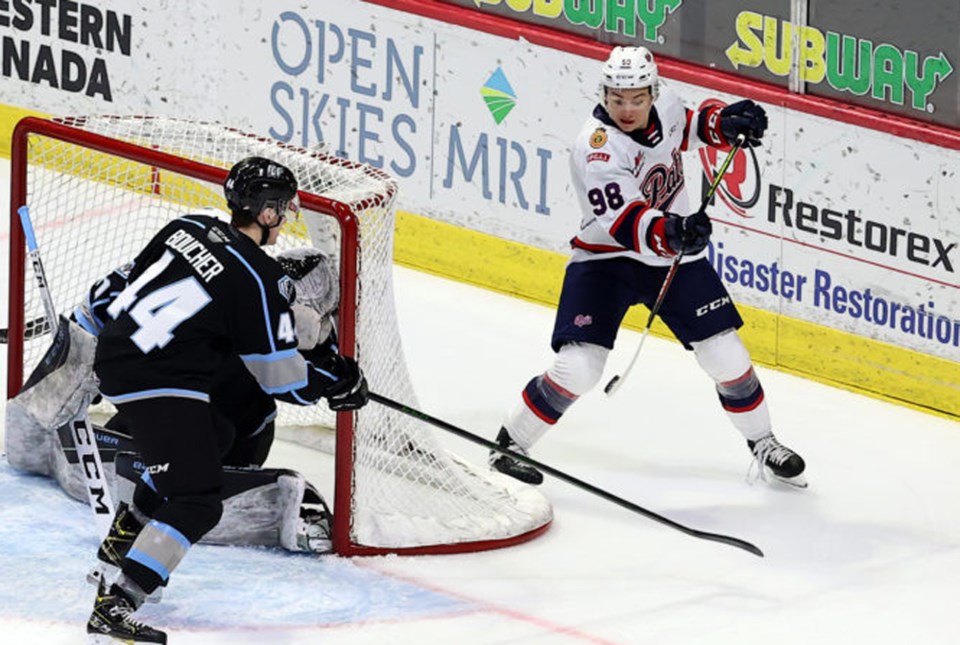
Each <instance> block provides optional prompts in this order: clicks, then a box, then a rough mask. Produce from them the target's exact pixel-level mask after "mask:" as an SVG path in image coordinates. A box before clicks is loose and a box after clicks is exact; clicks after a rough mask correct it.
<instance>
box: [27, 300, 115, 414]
mask: <svg viewBox="0 0 960 645" xmlns="http://www.w3.org/2000/svg"><path fill="white" fill-rule="evenodd" d="M96 350H97V339H96V338H95V337H94V336H91V335H90V334H89V333H87V332H86V331H84V330H83V329H81V328H80V326H79V325H77V324H76V323H75V322H73V321H70V320H67V319H66V318H63V317H61V318H60V327H59V329H58V330H57V335H56V337H55V338H54V342H53V344H52V345H51V346H50V349H48V350H47V353H46V354H44V356H43V358H42V359H41V360H40V363H39V364H38V365H37V367H36V368H35V369H34V371H33V373H31V374H30V378H28V379H27V382H26V383H24V386H23V389H22V390H21V391H20V393H19V394H18V395H17V396H16V397H14V399H13V400H14V401H17V402H18V404H19V406H20V407H21V409H22V411H24V412H25V413H27V414H29V415H31V416H32V417H33V418H34V420H35V421H36V423H37V424H38V425H39V426H40V427H42V428H46V429H47V430H50V431H52V430H55V429H56V428H59V427H60V426H62V425H63V424H65V423H67V422H68V421H70V420H71V419H73V418H74V417H76V416H77V413H78V412H79V411H80V409H81V407H82V406H83V405H84V404H85V401H86V400H88V398H87V397H88V396H89V397H90V398H93V397H94V396H95V395H97V394H98V391H97V383H96V377H95V376H94V374H93V359H94V355H95V353H96Z"/></svg>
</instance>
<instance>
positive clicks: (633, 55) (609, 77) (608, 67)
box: [600, 47, 660, 104]
mask: <svg viewBox="0 0 960 645" xmlns="http://www.w3.org/2000/svg"><path fill="white" fill-rule="evenodd" d="M644 87H649V88H650V96H652V97H653V100H654V101H656V100H657V96H659V95H660V74H659V73H658V72H657V64H656V63H655V62H654V60H653V54H651V53H650V50H649V49H647V48H646V47H614V48H613V50H612V51H611V52H610V56H609V57H608V58H607V61H606V62H605V63H604V64H603V69H601V71H600V101H601V103H604V104H606V98H607V88H616V89H628V88H629V89H639V88H644Z"/></svg>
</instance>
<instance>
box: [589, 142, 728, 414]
mask: <svg viewBox="0 0 960 645" xmlns="http://www.w3.org/2000/svg"><path fill="white" fill-rule="evenodd" d="M745 141H746V137H745V136H744V135H742V134H741V135H740V136H738V137H737V140H736V142H735V143H734V144H733V147H732V148H731V149H730V152H729V153H728V154H727V158H726V159H724V160H723V164H722V165H721V166H720V168H719V169H718V170H717V174H716V176H715V177H714V178H713V182H712V183H711V184H710V188H709V189H708V190H707V194H706V195H704V196H703V201H701V202H700V210H701V211H703V212H706V210H707V204H709V203H710V200H711V199H712V198H713V194H714V193H715V192H717V187H718V186H719V185H720V180H721V179H723V176H724V175H725V174H726V172H727V168H729V167H730V162H731V161H733V158H734V157H735V156H736V155H737V152H739V150H740V147H741V146H743V144H744V142H745ZM683 255H684V253H683V251H682V250H681V251H680V252H679V253H677V255H676V257H674V258H673V263H672V264H671V265H670V270H669V271H667V277H665V278H664V279H663V284H662V285H660V293H658V294H657V299H656V301H654V303H653V307H651V308H650V315H649V316H647V324H646V325H644V327H643V335H642V336H640V343H639V344H638V345H637V349H636V350H634V352H633V358H631V359H630V362H629V363H628V364H627V368H626V369H625V370H623V374H618V375H616V376H614V377H613V378H612V379H610V382H608V383H607V386H606V387H605V388H603V391H604V393H605V394H606V395H607V396H613V394H614V392H616V391H617V390H619V389H620V386H621V385H623V382H624V381H625V380H626V379H627V375H628V374H630V370H632V369H633V365H634V363H636V362H637V358H639V357H640V350H641V349H643V343H644V342H646V340H647V336H649V335H650V328H651V327H652V326H653V319H654V318H656V317H657V314H658V313H660V307H661V306H663V300H664V298H666V296H667V290H668V289H670V284H671V283H672V282H673V278H674V276H676V275H677V269H679V268H680V261H681V260H682V259H683Z"/></svg>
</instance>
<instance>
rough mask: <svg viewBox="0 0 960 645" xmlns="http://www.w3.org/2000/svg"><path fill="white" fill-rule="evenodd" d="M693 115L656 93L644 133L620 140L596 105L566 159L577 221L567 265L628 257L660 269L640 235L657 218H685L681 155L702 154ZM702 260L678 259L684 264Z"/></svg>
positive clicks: (662, 261) (667, 94)
mask: <svg viewBox="0 0 960 645" xmlns="http://www.w3.org/2000/svg"><path fill="white" fill-rule="evenodd" d="M703 145H705V144H704V142H703V141H702V140H701V139H700V137H699V136H698V135H697V114H695V113H694V112H693V111H692V110H690V109H687V108H686V107H684V105H683V104H682V103H681V102H680V99H679V97H678V96H677V95H676V94H675V93H674V92H672V91H671V90H669V89H668V88H665V87H662V88H661V91H660V96H659V97H658V98H657V101H656V103H654V107H653V109H652V110H651V113H650V123H649V126H648V128H647V129H646V130H644V131H637V132H634V133H630V134H627V133H625V132H623V131H622V130H620V129H619V128H618V127H617V126H616V125H615V124H614V122H613V121H612V120H611V119H610V117H609V116H608V115H607V113H606V110H604V108H603V107H602V106H600V105H598V106H597V107H596V109H595V110H594V113H593V115H592V116H591V118H589V119H588V120H587V122H586V123H585V124H584V126H583V129H582V130H581V131H580V133H579V134H578V135H577V138H576V140H575V141H574V144H573V149H572V151H571V154H570V170H571V175H572V178H573V188H574V192H576V194H577V199H578V200H579V201H580V207H581V212H582V213H583V218H582V220H581V222H580V232H579V233H578V234H577V236H576V237H575V238H573V240H571V245H572V246H573V256H572V257H571V262H585V261H589V260H599V259H609V258H612V257H624V256H625V257H630V258H633V259H635V260H639V261H640V262H643V263H645V264H650V265H656V266H664V265H668V264H670V263H671V262H672V260H671V259H669V258H665V257H661V256H659V255H657V254H656V252H654V250H653V249H651V248H650V247H649V246H648V244H647V229H648V228H649V227H650V224H651V222H652V221H653V220H654V219H655V218H656V217H659V216H660V215H662V214H663V212H664V211H669V212H671V213H676V214H678V215H683V216H686V215H689V214H690V213H691V210H690V205H689V199H688V196H687V188H686V181H685V178H684V173H683V160H682V158H681V157H682V155H681V153H683V152H685V151H687V150H694V149H696V148H700V147H702V146H703ZM702 255H703V252H701V253H700V254H697V255H691V256H684V260H683V261H684V262H687V261H692V260H695V259H697V258H699V257H701V256H702Z"/></svg>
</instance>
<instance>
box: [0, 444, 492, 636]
mask: <svg viewBox="0 0 960 645" xmlns="http://www.w3.org/2000/svg"><path fill="white" fill-rule="evenodd" d="M98 542H99V540H98V538H97V533H96V525H95V523H94V519H93V514H92V512H91V511H90V509H89V507H88V506H87V505H86V504H82V503H80V502H77V501H74V500H73V499H71V498H70V497H68V496H67V495H66V493H64V492H63V491H61V490H60V487H59V486H58V485H57V484H56V483H55V482H54V481H53V480H51V479H48V478H46V477H41V476H34V475H26V474H23V473H20V472H18V471H15V470H14V469H12V468H11V467H10V465H9V464H7V463H6V460H5V459H0V616H23V617H32V618H34V619H39V620H44V621H55V622H60V621H65V622H72V623H77V624H79V625H82V624H83V623H84V622H85V621H86V619H87V617H88V616H89V614H90V609H91V607H92V603H93V593H94V589H93V587H92V586H91V585H89V584H88V583H87V582H86V580H85V576H86V574H87V571H88V570H89V569H90V567H91V566H92V565H93V564H94V562H95V560H96V549H97V545H98ZM476 609H477V607H476V606H475V605H471V604H470V603H468V602H465V601H464V600H462V599H460V598H454V597H450V596H446V595H444V594H442V593H438V592H436V591H432V590H428V589H423V588H421V587H418V586H416V585H415V584H411V583H409V582H405V581H402V580H397V579H394V578H389V577H386V576H383V575H381V574H379V573H377V572H375V571H371V570H369V569H365V568H363V567H359V566H357V565H356V564H354V563H353V561H352V560H350V559H345V558H339V557H335V556H323V557H316V556H312V555H307V554H296V553H289V552H286V551H282V550H279V549H267V548H256V547H222V546H207V545H197V546H194V547H193V548H192V549H191V550H190V551H189V553H187V556H186V558H185V559H184V560H183V562H181V564H180V566H179V567H178V568H177V570H176V571H175V572H174V574H173V576H172V577H171V579H170V584H169V586H168V587H167V588H166V589H164V596H163V600H162V602H161V603H160V604H158V605H150V604H148V605H145V606H144V607H143V608H142V609H141V610H140V611H139V612H137V616H138V618H141V619H143V620H144V621H146V622H148V624H149V623H150V621H151V620H155V621H156V622H157V623H160V622H162V623H163V625H164V626H166V627H171V628H174V629H176V628H183V627H195V628H201V629H207V628H209V629H248V628H256V627H264V626H270V627H276V626H284V627H293V628H295V627H300V626H318V625H346V624H350V623H358V622H359V623H364V622H369V621H385V620H417V619H423V618H432V617H440V616H448V615H451V614H462V613H464V612H469V611H472V610H476Z"/></svg>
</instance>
